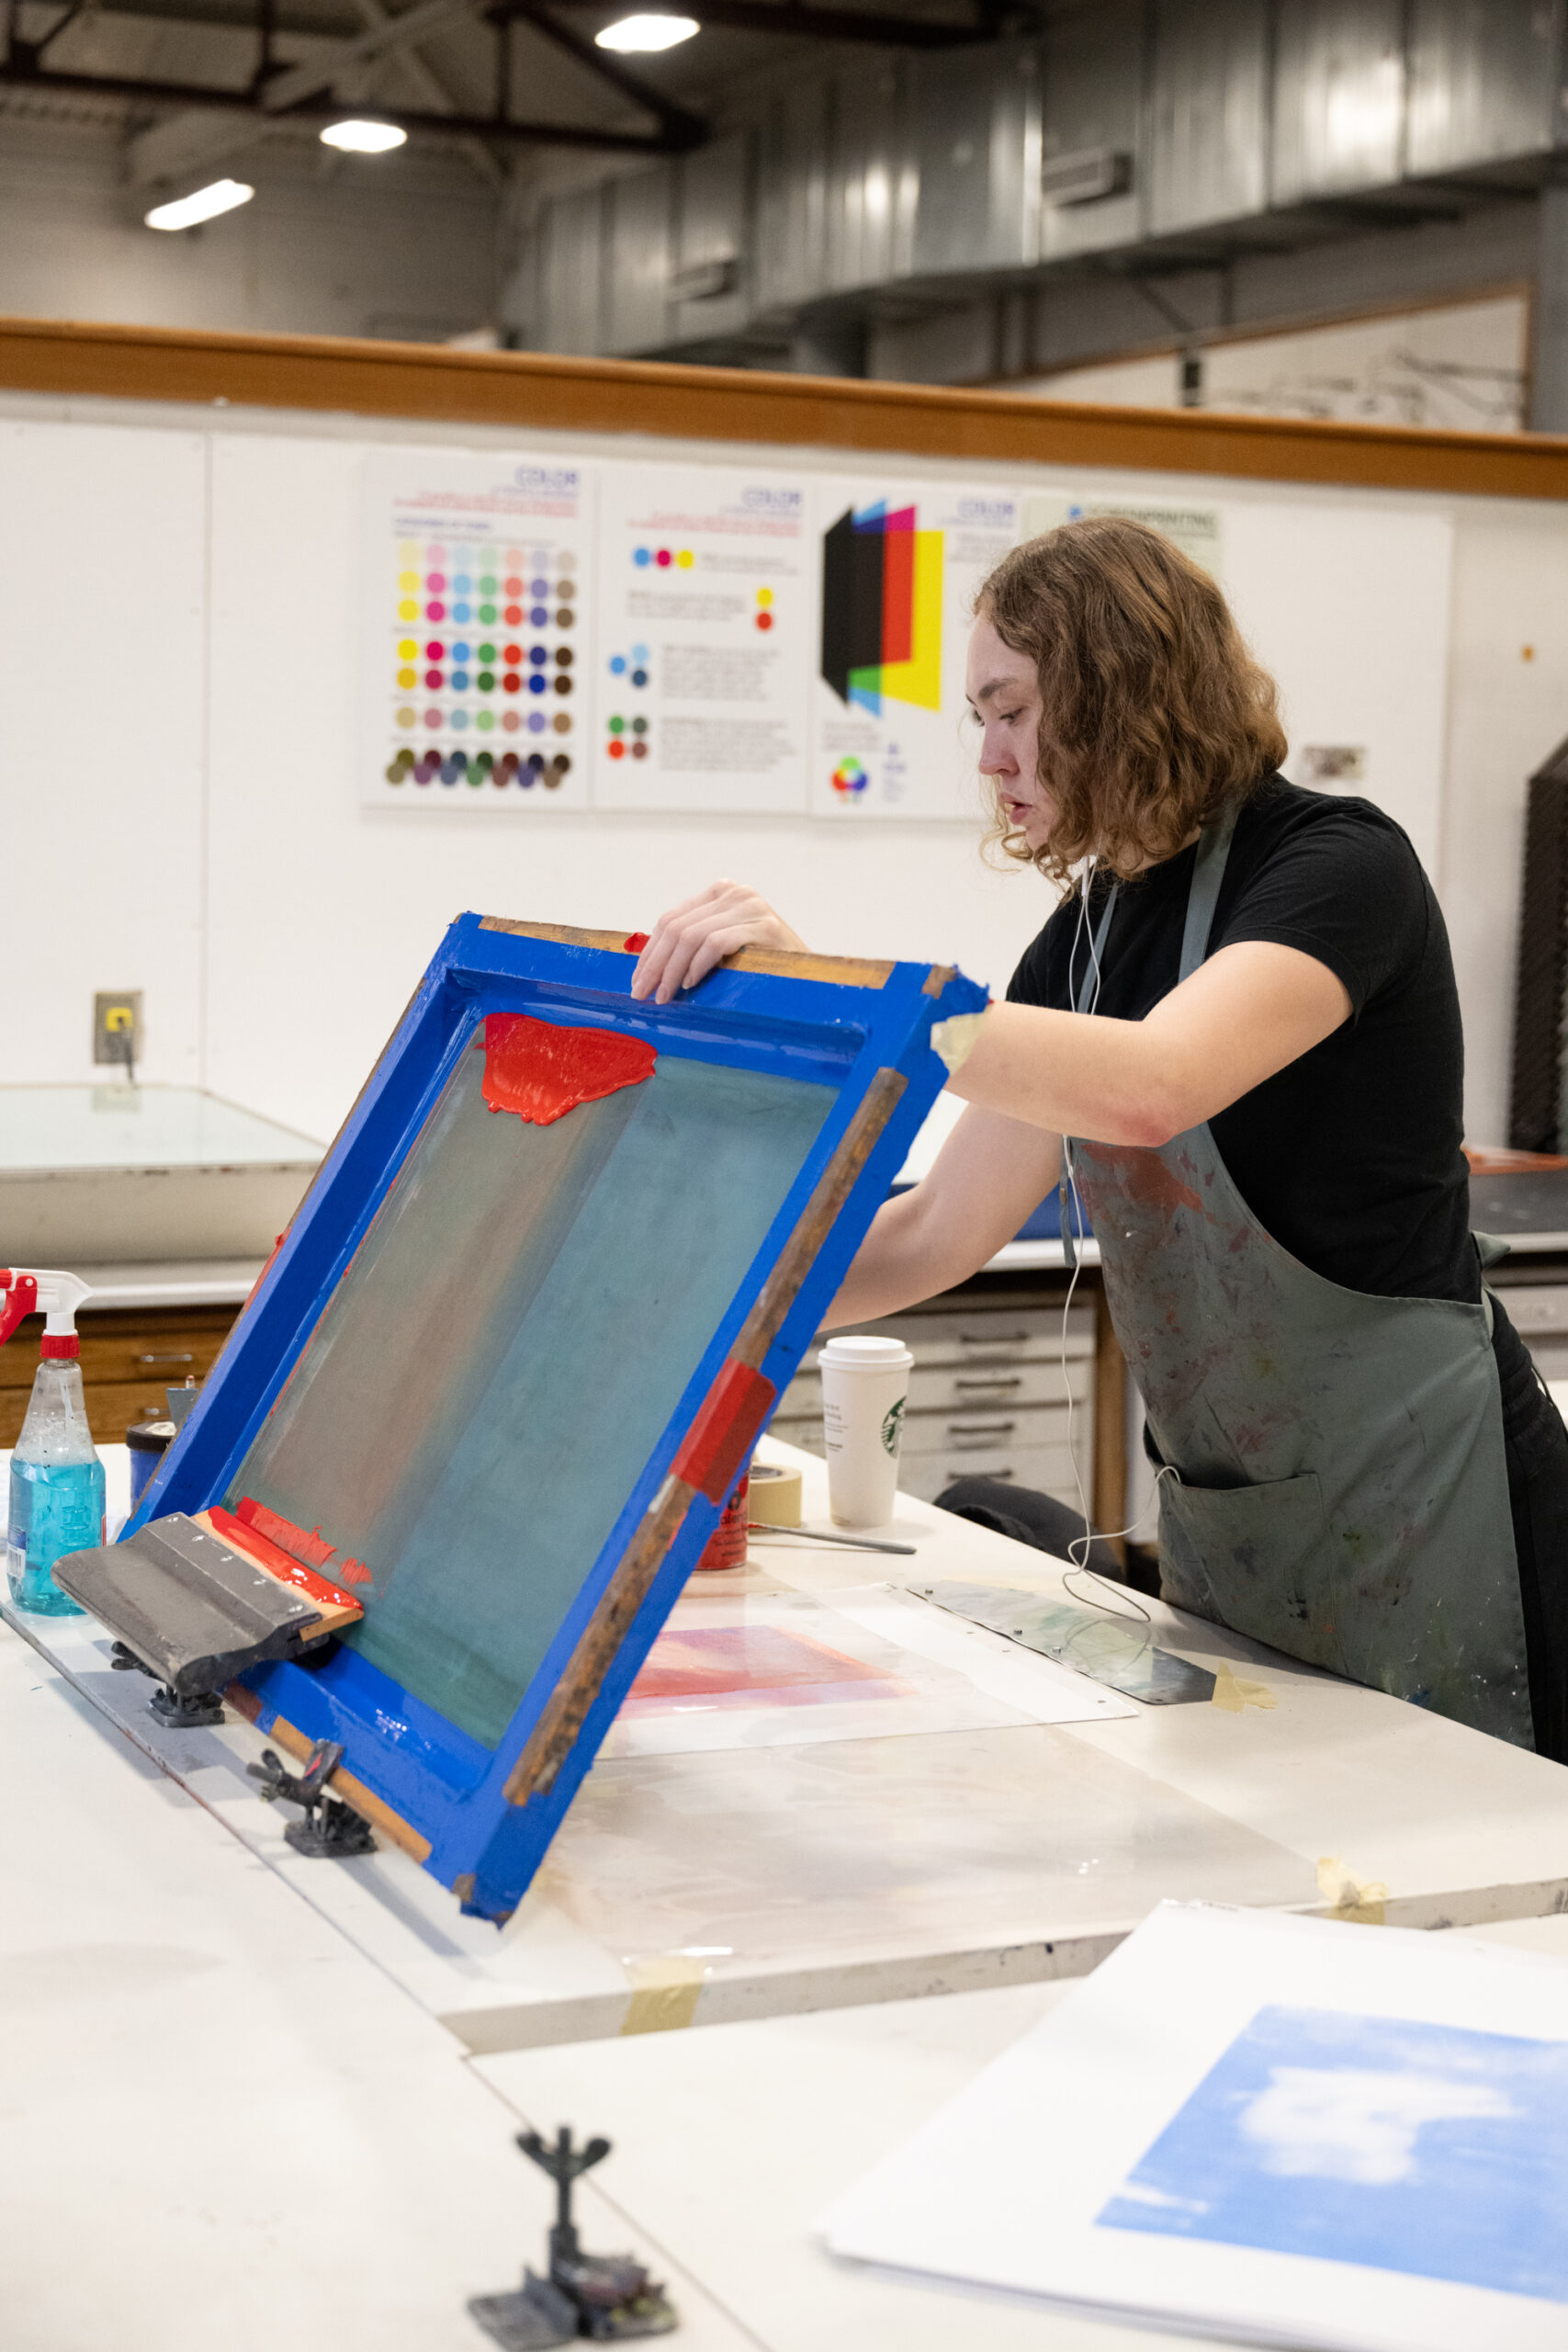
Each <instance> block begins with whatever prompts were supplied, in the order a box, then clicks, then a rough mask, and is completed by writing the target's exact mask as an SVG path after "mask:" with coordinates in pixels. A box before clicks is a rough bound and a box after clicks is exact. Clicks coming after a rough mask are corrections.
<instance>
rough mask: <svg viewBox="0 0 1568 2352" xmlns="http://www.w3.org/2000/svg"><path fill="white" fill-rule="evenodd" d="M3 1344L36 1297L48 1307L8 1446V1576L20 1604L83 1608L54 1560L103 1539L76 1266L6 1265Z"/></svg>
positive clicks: (39, 1610)
mask: <svg viewBox="0 0 1568 2352" xmlns="http://www.w3.org/2000/svg"><path fill="white" fill-rule="evenodd" d="M7 1291H8V1292H9V1293H10V1296H9V1298H7V1299H6V1301H5V1306H4V1313H3V1314H0V1344H4V1341H5V1340H7V1339H8V1338H9V1337H10V1335H11V1332H12V1331H14V1330H15V1329H16V1328H17V1323H18V1322H19V1321H20V1320H21V1318H22V1317H23V1315H25V1314H27V1313H28V1312H29V1311H30V1310H31V1309H32V1307H33V1306H42V1307H43V1308H45V1309H46V1311H47V1315H48V1321H47V1325H46V1328H45V1331H44V1339H43V1357H42V1361H41V1363H39V1368H38V1372H37V1374H36V1376H35V1378H34V1381H33V1393H32V1396H31V1397H30V1398H29V1400H28V1412H27V1419H25V1420H24V1421H23V1423H22V1433H21V1435H20V1437H18V1439H17V1443H16V1449H15V1451H14V1452H13V1453H12V1455H11V1492H10V1507H9V1510H8V1513H7V1519H6V1581H7V1583H8V1584H9V1586H10V1589H11V1599H12V1600H13V1601H14V1602H15V1603H16V1605H17V1608H19V1609H28V1610H31V1611H34V1612H35V1613H36V1614H37V1615H39V1616H45V1617H79V1616H81V1615H82V1613H83V1612H82V1611H81V1609H80V1608H79V1607H78V1605H77V1603H76V1602H75V1601H74V1600H72V1599H71V1597H70V1595H69V1594H68V1593H64V1592H62V1590H61V1589H60V1587H59V1585H58V1584H56V1582H55V1580H54V1575H53V1569H54V1564H55V1562H56V1561H57V1560H59V1559H62V1558H63V1557H64V1555H66V1554H67V1553H68V1552H85V1551H87V1550H89V1549H90V1548H91V1547H92V1546H93V1545H94V1544H101V1543H102V1542H103V1540H104V1465H103V1464H102V1463H101V1462H100V1461H99V1459H98V1455H97V1449H96V1447H95V1445H94V1443H93V1440H92V1435H91V1432H90V1431H89V1430H88V1427H87V1408H86V1400H85V1397H84V1396H83V1394H82V1366H81V1364H80V1363H79V1361H78V1357H79V1354H80V1343H79V1341H78V1340H77V1338H76V1330H75V1322H74V1317H75V1311H76V1308H77V1306H79V1305H80V1304H81V1301H82V1300H83V1299H84V1298H85V1296H86V1295H87V1289H86V1284H85V1283H81V1282H79V1281H78V1280H77V1278H76V1277H75V1275H74V1274H55V1273H44V1272H39V1273H36V1274H31V1273H20V1272H11V1271H9V1270H4V1271H0V1295H4V1294H5V1293H6V1292H7Z"/></svg>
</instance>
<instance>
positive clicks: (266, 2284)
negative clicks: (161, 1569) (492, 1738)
mask: <svg viewBox="0 0 1568 2352" xmlns="http://www.w3.org/2000/svg"><path fill="white" fill-rule="evenodd" d="M0 1776H3V1780H4V1785H5V1787H6V1804H5V1805H4V1806H3V1807H0V1882H3V1883H4V1886H5V1889H6V1898H5V1901H4V1904H0V1990H3V1994H4V1998H3V2000H0V2113H3V2115H4V2117H5V2147H6V2173H5V2225H4V2232H3V2235H4V2240H5V2246H6V2257H5V2282H4V2287H3V2289H0V2313H3V2317H0V2340H3V2341H4V2343H5V2346H6V2352H109V2347H113V2352H211V2347H212V2346H215V2345H217V2346H221V2347H223V2352H278V2347H279V2346H288V2347H289V2352H483V2347H484V2346H485V2344H486V2342H487V2341H488V2339H487V2338H485V2337H484V2336H483V2335H481V2334H480V2333H479V2329H478V2328H477V2327H476V2326H475V2325H474V2324H473V2322H472V2321H471V2320H470V2319H469V2318H468V2314H467V2312H466V2310H465V2308H464V2306H465V2303H466V2301H467V2299H468V2297H469V2296H470V2295H475V2294H491V2293H497V2292H503V2291H505V2290H508V2289H510V2288H512V2287H514V2286H516V2285H517V2284H519V2283H520V2278H521V2272H522V2266H523V2262H524V2260H525V2258H526V2259H529V2260H532V2261H533V2262H534V2263H535V2265H536V2266H537V2264H538V2263H539V2261H540V2259H541V2256H542V2254H543V2250H544V2233H545V2230H546V2228H547V2223H548V2221H549V2218H550V2201H551V2197H552V2193H553V2192H552V2191H551V2190H550V2188H549V2186H548V2184H547V2182H546V2180H545V2179H544V2177H543V2176H542V2175H540V2174H539V2173H537V2172H536V2170H535V2168H534V2166H533V2165H530V2164H528V2163H527V2162H526V2161H525V2159H524V2157H523V2156H521V2155H520V2154H518V2153H517V2150H516V2149H515V2147H514V2146H513V2132H514V2131H515V2130H516V2120H515V2118H514V2117H513V2115H512V2114H511V2113H510V2112H509V2111H508V2109H506V2107H505V2106H504V2105H503V2104H502V2101H501V2099H500V2098H498V2097H497V2096H496V2094H495V2092H494V2091H493V2089H492V2088H491V2087H490V2086H487V2085H486V2084H485V2083H484V2082H483V2081H482V2080H480V2079H479V2077H477V2076H476V2075H474V2074H473V2072H472V2071H471V2070H470V2069H469V2068H468V2067H466V2066H464V2065H463V2064H461V2063H460V2057H459V2052H458V2050H457V2045H456V2044H455V2043H454V2042H453V2041H452V2040H451V2038H450V2037H449V2036H448V2035H446V2033H444V2032H443V2031H442V2030H441V2029H440V2027H439V2026H437V2025H435V2024H434V2022H433V2021H432V2020H431V2018H428V2017H427V2016H425V2015H424V2014H423V2012H422V2011H421V2009H420V2008H419V2007H417V2006H416V2005H415V2003H413V2002H412V2001H411V2000H410V1999H409V1998H408V1996H407V1995H406V1994H404V1993H403V1992H401V1991H400V1988H399V1987H398V1986H397V1985H394V1984H392V1983H391V1982H390V1981H389V1978H388V1977H387V1976H386V1975H384V1974H383V1973H382V1972H381V1971H380V1970H379V1969H378V1968H376V1967H374V1966H373V1965H372V1964H371V1963H370V1962H368V1961H367V1960H366V1959H365V1957H364V1956H363V1954H361V1953H360V1952H358V1951H355V1949H354V1947H353V1946H352V1945H351V1944H350V1943H348V1942H346V1941H345V1940H344V1938H343V1937H342V1936H341V1935H340V1934H339V1933H338V1932H337V1930H336V1929H335V1928H333V1926H332V1925H331V1924H330V1923H329V1922H328V1920H327V1919H326V1918H324V1917H322V1916H321V1913H320V1912H318V1911H317V1910H316V1909H315V1908H314V1907H313V1906H312V1905H310V1903H308V1902H300V1901H299V1898H298V1896H297V1895H296V1894H293V1893H291V1892H290V1890H289V1889H288V1887H287V1886H285V1885H284V1884H283V1883H282V1882H281V1881H280V1879H279V1878H278V1877H277V1876H276V1873H275V1872H274V1871H269V1870H267V1869H265V1867H264V1866H263V1865H262V1864H261V1863H260V1862H259V1861H258V1860H257V1859H256V1857H255V1856H254V1854H253V1853H252V1852H251V1851H250V1850H249V1849H247V1847H246V1846H245V1845H244V1844H243V1842H242V1841H241V1840H239V1839H237V1838H232V1837H231V1836H230V1835H229V1834H228V1833H227V1832H226V1830H225V1829H224V1828H223V1827H222V1826H220V1823H219V1822H218V1821H216V1820H215V1819H214V1818H213V1816H212V1815H210V1814H209V1812H207V1811H206V1810H205V1809H204V1807H202V1806H201V1805H200V1804H197V1803H195V1802H194V1801H193V1800H192V1799H191V1798H190V1797H189V1796H188V1795H187V1794H186V1792H185V1791H184V1790H183V1789H182V1788H180V1787H179V1786H178V1784H177V1783H176V1782H175V1781H171V1780H170V1779H169V1778H168V1777H167V1776H166V1775H165V1774H164V1773H163V1772H161V1771H160V1770H157V1768H156V1767H155V1766H154V1765H152V1763H150V1762H149V1761H148V1760H147V1758H145V1757H144V1756H142V1755H141V1754H139V1753H138V1752H137V1750H136V1749H135V1748H134V1747H132V1746H131V1745H130V1742H129V1741H128V1740H126V1739H125V1738H123V1737H122V1736H121V1735H120V1734H119V1733H118V1731H117V1730H116V1729H115V1728H114V1726H113V1725H112V1724H109V1723H108V1722H107V1721H106V1720H105V1718H104V1717H103V1715H102V1714H101V1713H98V1712H97V1711H96V1710H95V1709H94V1708H92V1707H90V1706H88V1705H86V1704H85V1702H83V1701H82V1699H81V1698H80V1696H79V1695H78V1694H77V1693H76V1692H74V1691H73V1690H72V1689H71V1687H70V1685H69V1684H67V1683H65V1682H63V1681H62V1679H61V1678H60V1677H59V1676H58V1675H57V1674H55V1673H54V1672H53V1671H52V1669H51V1668H49V1667H48V1666H47V1665H45V1664H44V1662H43V1661H42V1660H41V1659H40V1658H39V1657H38V1656H37V1654H36V1653H35V1652H34V1651H33V1650H32V1649H30V1648H29V1647H28V1646H27V1645H25V1644H24V1643H23V1642H22V1641H21V1640H19V1639H18V1638H17V1635H16V1634H14V1633H11V1632H9V1631H7V1630H6V1629H5V1628H0ZM579 2113H581V2114H582V2115H583V2117H584V2120H585V2122H590V2123H591V2119H588V2118H587V2117H586V2110H583V2109H579V2108H578V2107H577V2106H576V2105H575V2104H574V2106H573V2109H571V2114H572V2120H574V2121H575V2120H577V2117H578V2115H579ZM553 2120H554V2119H552V2121H553ZM563 2120H564V2119H563ZM592 2128H596V2127H592ZM615 2169H616V2161H615V2158H614V2157H612V2158H611V2159H610V2161H609V2164H608V2165H607V2167H606V2169H605V2171H604V2173H603V2174H602V2175H601V2176H600V2180H601V2182H602V2183H603V2184H604V2185H603V2187H599V2186H595V2185H593V2184H589V2185H587V2186H585V2188H583V2189H582V2190H581V2191H580V2201H581V2222H582V2226H583V2231H584V2235H585V2238H586V2241H587V2243H588V2244H589V2245H590V2246H591V2247H592V2249H593V2250H594V2251H595V2252H606V2253H608V2252H620V2251H622V2250H630V2251H632V2252H635V2253H636V2254H637V2255H638V2256H640V2257H641V2258H642V2259H644V2260H645V2261H647V2262H648V2263H649V2265H650V2267H652V2268H653V2270H654V2273H655V2275H656V2276H660V2275H662V2276H664V2277H666V2278H669V2280H670V2283H671V2291H672V2293H673V2294H674V2296H675V2297H676V2300H677V2301H678V2302H679V2304H680V2307H681V2310H682V2316H683V2319H684V2321H685V2330H684V2334H683V2336H682V2342H685V2343H689V2344H690V2346H691V2347H692V2352H747V2348H748V2347H750V2346H751V2344H752V2342H753V2339H752V2338H751V2336H750V2335H749V2334H748V2333H747V2332H746V2331H745V2330H744V2329H742V2328H740V2327H739V2326H738V2325H737V2324H736V2323H735V2322H734V2321H732V2320H731V2319H730V2318H728V2316H727V2315H726V2314H725V2313H724V2312H722V2311H720V2310H719V2309H718V2308H717V2307H716V2305H715V2304H714V2302H713V2301H712V2300H711V2298H710V2297H709V2296H708V2295H707V2294H706V2293H705V2291H704V2290H703V2289H702V2288H701V2287H700V2286H699V2285H698V2284H697V2283H696V2282H695V2281H694V2280H693V2279H691V2278H686V2277H683V2276H681V2275H679V2274H678V2273H675V2272H672V2270H671V2266H670V2264H669V2262H668V2259H667V2257H666V2256H665V2254H664V2252H663V2249H662V2248H660V2246H658V2245H655V2244H653V2243H652V2242H651V2241H649V2239H648V2238H647V2237H646V2235H645V2234H644V2233H641V2232H640V2231H639V2230H638V2229H637V2228H636V2227H635V2226H634V2225H632V2224H631V2223H629V2222H627V2220H626V2216H625V2214H624V2213H623V2212H622V2211H620V2210H618V2207H617V2205H616V2204H615V2203H614V2202H612V2198H613V2195H614V2187H615V2181H614V2175H615ZM606 2192H608V2193H606Z"/></svg>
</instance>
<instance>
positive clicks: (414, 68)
mask: <svg viewBox="0 0 1568 2352" xmlns="http://www.w3.org/2000/svg"><path fill="white" fill-rule="evenodd" d="M354 5H355V8H356V9H357V10H358V12H359V17H360V21H361V23H362V24H363V25H364V26H365V28H366V30H367V32H379V31H381V30H382V29H383V28H385V27H386V26H388V25H389V24H391V23H392V22H393V21H394V19H393V18H392V17H390V16H389V14H388V12H387V10H386V9H385V8H384V7H383V6H382V5H381V0H354ZM396 62H397V64H398V65H399V66H400V69H401V71H402V74H403V75H404V78H405V79H406V80H407V82H408V83H409V85H410V86H411V87H412V90H413V92H414V95H415V96H416V97H421V98H423V99H424V101H425V102H426V104H427V105H429V106H433V107H435V108H436V110H437V112H444V111H445V110H446V107H451V106H455V105H456V104H457V100H456V99H455V98H454V97H453V96H452V93H451V91H450V89H449V88H448V87H447V85H446V83H445V82H444V81H443V80H442V78H441V76H440V74H437V73H436V71H435V69H434V66H432V65H430V64H428V63H427V62H426V61H425V60H424V59H423V57H422V56H421V55H420V53H419V51H418V50H417V48H416V47H415V46H414V44H413V42H412V41H410V42H409V44H408V46H407V47H406V48H404V49H401V50H400V51H398V52H397V54H396ZM461 146H462V152H463V157H464V160H465V162H467V164H468V165H469V167H470V169H471V170H473V171H474V172H475V173H476V174H477V175H478V176H479V178H480V179H481V180H483V181H484V183H485V185H486V187H491V188H494V189H497V190H499V189H501V188H503V187H505V186H506V177H507V175H506V173H505V171H504V170H503V168H502V165H501V164H499V163H498V162H497V161H496V158H495V155H494V153H492V152H491V149H490V148H489V147H487V146H486V145H485V143H484V141H483V140H482V139H465V140H463V141H461Z"/></svg>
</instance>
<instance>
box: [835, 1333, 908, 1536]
mask: <svg viewBox="0 0 1568 2352" xmlns="http://www.w3.org/2000/svg"><path fill="white" fill-rule="evenodd" d="M914 1361H915V1359H914V1357H913V1356H912V1355H911V1354H910V1353H909V1351H908V1348H907V1347H906V1346H905V1345H904V1342H903V1341H902V1340H873V1339H855V1338H851V1337H849V1336H847V1335H846V1336H844V1337H841V1338H839V1339H833V1340H828V1341H826V1342H825V1344H824V1346H823V1348H822V1351H821V1355H820V1358H819V1363H820V1366H821V1372H822V1430H823V1435H824V1437H825V1438H826V1440H827V1448H828V1509H829V1513H830V1515H831V1517H832V1520H833V1523H834V1525H835V1526H836V1527H886V1525H887V1524H888V1522H889V1521H890V1520H891V1519H892V1517H893V1506H894V1498H895V1497H896V1496H897V1491H898V1442H899V1439H900V1438H901V1437H902V1435H903V1431H904V1403H905V1399H906V1398H907V1397H908V1393H909V1372H910V1368H911V1366H912V1365H913V1363H914Z"/></svg>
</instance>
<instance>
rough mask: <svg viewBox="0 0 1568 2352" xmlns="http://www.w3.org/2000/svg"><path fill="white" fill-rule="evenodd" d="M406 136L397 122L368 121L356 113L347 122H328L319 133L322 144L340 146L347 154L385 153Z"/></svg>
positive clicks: (405, 132)
mask: <svg viewBox="0 0 1568 2352" xmlns="http://www.w3.org/2000/svg"><path fill="white" fill-rule="evenodd" d="M407 138H408V132H407V131H406V130H403V129H402V128H401V127H400V125H399V124H398V123H395V122H370V121H367V120H366V119H364V118H363V117H361V116H357V115H356V116H355V117H354V118H353V119H351V120H349V121H347V122H329V123H328V125H327V127H326V129H325V130H323V131H322V133H321V140H322V142H323V144H324V145H326V146H328V147H341V148H342V149H343V151H344V153H345V154H348V155H385V154H386V153H388V151H389V149H390V148H393V147H400V146H402V144H403V142H404V141H405V140H406V139H407Z"/></svg>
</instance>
